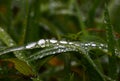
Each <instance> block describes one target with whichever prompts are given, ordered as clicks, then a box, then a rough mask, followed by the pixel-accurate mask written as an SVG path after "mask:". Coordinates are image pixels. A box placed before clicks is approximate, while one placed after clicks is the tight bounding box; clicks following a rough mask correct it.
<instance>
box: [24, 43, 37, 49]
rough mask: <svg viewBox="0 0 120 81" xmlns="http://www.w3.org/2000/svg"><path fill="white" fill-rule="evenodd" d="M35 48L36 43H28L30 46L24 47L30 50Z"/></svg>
mask: <svg viewBox="0 0 120 81" xmlns="http://www.w3.org/2000/svg"><path fill="white" fill-rule="evenodd" d="M35 46H36V43H35V42H34V43H30V44H28V45H26V48H27V49H30V48H34V47H35Z"/></svg>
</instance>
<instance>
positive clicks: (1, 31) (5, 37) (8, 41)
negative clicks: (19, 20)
mask: <svg viewBox="0 0 120 81" xmlns="http://www.w3.org/2000/svg"><path fill="white" fill-rule="evenodd" d="M0 39H1V40H2V41H3V42H4V43H5V44H6V45H7V46H8V47H13V46H16V45H17V44H16V42H15V41H14V40H13V39H12V38H11V37H10V36H9V34H8V33H7V32H6V31H5V30H4V29H3V28H1V27H0ZM14 54H15V56H16V57H17V58H19V59H21V60H25V58H26V57H25V54H24V52H23V51H14Z"/></svg>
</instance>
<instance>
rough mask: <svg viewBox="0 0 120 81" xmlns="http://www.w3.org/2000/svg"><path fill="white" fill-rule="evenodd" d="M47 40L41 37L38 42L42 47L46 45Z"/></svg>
mask: <svg viewBox="0 0 120 81" xmlns="http://www.w3.org/2000/svg"><path fill="white" fill-rule="evenodd" d="M45 42H46V41H45V40H44V39H41V40H39V41H38V43H37V44H38V45H39V46H40V47H45Z"/></svg>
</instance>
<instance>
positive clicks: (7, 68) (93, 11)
mask: <svg viewBox="0 0 120 81" xmlns="http://www.w3.org/2000/svg"><path fill="white" fill-rule="evenodd" d="M105 1H106V0H0V27H2V28H3V29H4V30H5V31H6V32H7V33H8V35H10V36H11V37H12V39H13V40H14V41H15V42H16V44H17V46H19V45H23V44H26V43H29V42H33V41H38V40H39V39H43V38H47V39H58V40H67V41H80V42H85V41H95V42H102V43H106V40H107V39H106V35H105V32H106V29H105V26H104V23H103V22H104V21H103V20H104V18H103V16H104V4H105ZM108 9H109V13H110V18H111V23H112V25H113V28H114V31H113V32H114V34H115V40H117V41H118V45H120V34H119V33H120V31H119V30H120V24H119V21H120V20H119V19H120V15H119V14H120V1H119V0H111V1H108ZM6 47H7V46H6V45H5V43H4V41H1V40H0V49H4V48H6ZM38 50H39V49H34V50H29V51H25V53H26V55H29V54H33V53H35V52H36V51H38ZM9 58H15V56H14V55H13V53H10V54H9V55H3V56H0V80H1V81H8V80H9V81H31V77H36V76H32V75H27V76H26V75H23V74H24V73H23V74H21V73H20V72H18V71H17V70H15V68H14V64H15V62H13V61H11V62H6V61H3V59H9ZM51 58H52V57H51ZM51 58H45V59H42V60H37V61H34V62H33V63H32V64H35V65H33V67H32V68H34V69H36V71H37V75H40V78H41V79H42V80H41V81H95V80H92V79H91V78H92V77H95V76H93V75H90V74H89V73H87V72H89V71H87V70H86V67H87V66H85V65H84V64H82V63H80V62H81V61H78V59H76V57H75V56H74V55H70V56H69V55H68V56H67V55H64V54H63V55H59V56H56V57H54V58H52V59H51ZM50 59H51V60H50ZM71 60H75V61H76V62H78V64H79V65H78V66H73V67H69V66H70V65H69V63H70V61H71ZM80 60H81V59H80ZM82 60H84V59H82ZM8 61H10V60H8ZM95 62H96V64H97V62H98V59H97V60H95ZM18 63H21V64H23V63H22V62H21V61H19V62H18ZM62 66H64V67H65V69H63V68H62V70H61V69H60V67H62ZM98 66H99V63H98ZM103 67H104V70H105V71H107V70H106V69H107V68H109V67H108V65H107V64H105V62H103ZM26 68H29V67H27V66H26ZM88 68H89V66H88ZM99 68H100V67H99ZM57 69H58V70H57ZM90 71H92V70H90ZM105 74H108V73H107V72H105ZM94 75H95V74H94ZM34 81H37V79H34ZM98 81H100V80H98ZM108 81H110V80H108ZM116 81H118V80H116Z"/></svg>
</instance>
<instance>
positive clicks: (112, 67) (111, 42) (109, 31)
mask: <svg viewBox="0 0 120 81" xmlns="http://www.w3.org/2000/svg"><path fill="white" fill-rule="evenodd" d="M104 22H105V27H106V35H107V43H108V52H109V53H110V54H111V55H112V56H111V57H109V76H110V77H111V78H112V79H116V78H117V64H116V63H117V60H116V56H115V44H116V41H115V38H114V34H113V26H112V25H111V22H110V16H109V12H108V8H107V4H105V12H104Z"/></svg>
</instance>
